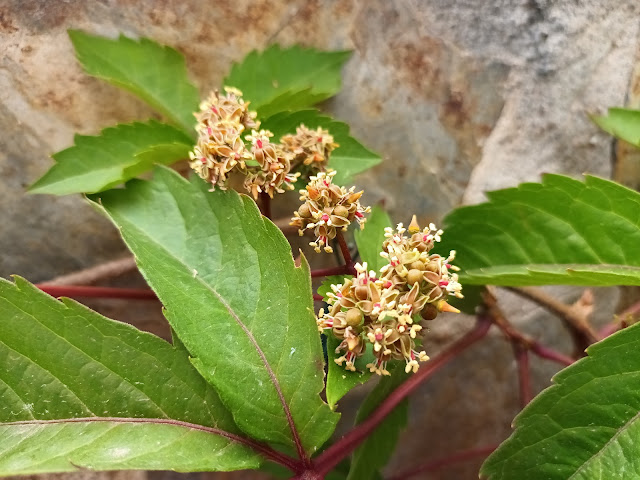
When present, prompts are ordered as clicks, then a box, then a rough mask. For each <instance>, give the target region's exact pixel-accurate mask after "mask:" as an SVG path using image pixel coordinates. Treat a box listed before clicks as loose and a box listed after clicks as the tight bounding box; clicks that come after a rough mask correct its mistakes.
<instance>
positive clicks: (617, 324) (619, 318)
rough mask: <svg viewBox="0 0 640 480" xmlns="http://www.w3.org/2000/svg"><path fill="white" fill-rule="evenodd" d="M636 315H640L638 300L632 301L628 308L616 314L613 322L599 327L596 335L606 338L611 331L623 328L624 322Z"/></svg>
mask: <svg viewBox="0 0 640 480" xmlns="http://www.w3.org/2000/svg"><path fill="white" fill-rule="evenodd" d="M636 315H640V302H636V303H634V304H633V305H631V306H630V307H629V308H627V309H625V310H623V311H622V312H620V313H619V314H617V315H616V316H615V319H614V321H613V322H611V323H609V324H607V325H605V326H604V327H602V328H601V329H600V331H599V332H598V337H599V338H601V339H602V338H606V337H608V336H609V335H611V334H612V333H615V332H617V331H618V330H620V329H621V328H624V327H625V326H626V325H625V324H627V320H629V319H633V317H635V316H636Z"/></svg>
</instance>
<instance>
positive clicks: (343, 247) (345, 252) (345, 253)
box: [336, 230, 356, 275]
mask: <svg viewBox="0 0 640 480" xmlns="http://www.w3.org/2000/svg"><path fill="white" fill-rule="evenodd" d="M336 238H337V239H338V243H339V244H340V251H341V252H342V258H344V263H345V266H346V267H347V269H348V273H350V274H351V275H355V274H356V269H355V268H353V259H352V258H351V252H350V251H349V246H348V245H347V242H346V240H345V239H344V236H343V235H342V232H341V231H340V230H338V232H337V234H336Z"/></svg>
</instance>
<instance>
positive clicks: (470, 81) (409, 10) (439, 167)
mask: <svg viewBox="0 0 640 480" xmlns="http://www.w3.org/2000/svg"><path fill="white" fill-rule="evenodd" d="M638 13H640V7H639V6H638V4H637V2H636V1H633V0H620V1H617V2H611V1H609V0H582V1H578V2H570V3H569V2H553V1H551V0H510V1H507V0H501V1H493V2H485V1H482V0H465V1H459V2H450V1H447V0H422V1H418V0H411V1H399V0H394V1H388V0H371V1H364V0H358V1H344V0H311V1H301V0H299V1H266V0H256V1H250V0H235V1H229V0H221V1H218V2H202V1H195V0H180V1H178V0H139V1H136V2H132V1H127V0H92V1H88V2H87V1H82V0H57V1H48V2H45V1H42V0H0V51H2V52H3V55H2V57H1V58H0V128H1V130H2V132H3V134H2V136H1V137H0V138H1V139H0V142H1V144H2V145H1V148H0V173H1V174H2V177H3V187H2V188H1V189H0V204H1V205H2V207H3V208H2V210H1V211H0V220H1V221H2V225H3V227H2V232H3V235H2V236H1V237H0V250H1V251H2V255H1V256H0V275H2V276H5V277H6V276H8V275H10V274H13V273H17V274H20V275H23V276H25V277H27V278H28V279H30V280H32V281H34V282H35V281H43V280H45V279H47V278H51V277H53V276H56V275H59V274H63V273H68V272H71V271H74V270H77V269H79V268H82V267H87V266H90V265H93V264H96V263H100V262H102V261H105V260H109V259H113V258H119V257H121V256H122V255H123V254H124V252H125V249H124V246H123V245H122V243H121V242H120V240H119V239H118V235H117V233H116V232H115V230H114V229H113V228H112V227H111V226H110V224H109V223H108V222H107V221H106V220H104V219H102V218H100V216H99V215H98V214H96V213H95V212H94V211H93V210H92V209H91V208H90V207H89V206H88V205H87V204H86V203H85V202H84V201H83V200H82V199H81V198H80V197H77V196H74V197H63V198H52V197H48V196H26V195H25V194H24V189H25V187H26V186H27V185H29V184H30V183H32V182H33V181H34V180H35V179H36V178H38V177H39V176H40V175H41V174H42V173H44V172H45V171H46V170H47V168H48V167H49V166H50V165H51V160H50V159H49V157H48V156H49V154H51V153H52V152H54V151H57V150H60V149H62V148H65V147H67V146H69V145H71V144H72V142H73V134H74V133H75V132H79V133H83V134H95V133H97V132H98V131H99V130H100V129H101V128H103V127H105V126H109V125H112V124H114V123H116V122H126V121H131V120H133V119H144V118H148V117H151V116H155V114H154V113H153V112H152V111H151V110H149V109H148V108H147V107H146V106H145V105H144V104H143V103H141V102H140V101H138V100H136V99H135V98H133V97H132V96H131V95H129V94H127V93H125V92H122V91H119V90H117V89H116V88H114V87H112V86H109V85H107V84H105V83H103V82H101V81H99V80H96V79H93V78H91V77H88V76H86V75H85V74H84V73H83V72H82V70H81V69H80V67H79V65H78V64H77V62H76V61H75V59H74V55H73V51H72V47H71V44H70V42H69V40H68V37H67V35H66V29H67V28H78V29H84V30H86V31H88V32H91V33H96V34H102V35H108V36H115V35H116V34H118V33H119V32H123V33H125V34H126V35H130V36H146V37H150V38H152V39H155V40H156V41H159V42H161V43H165V44H168V45H171V46H173V47H175V48H177V49H178V50H179V51H181V52H182V53H184V54H185V56H186V59H187V65H188V68H189V70H190V72H191V76H192V79H193V80H194V81H195V83H196V84H197V85H198V87H199V88H200V91H201V93H202V94H206V93H207V92H208V91H209V90H210V89H212V88H215V87H217V86H218V85H219V84H220V82H221V80H222V78H223V77H224V75H225V74H226V73H227V71H228V69H229V65H230V63H231V62H232V61H235V60H240V59H241V58H242V57H243V56H244V55H245V54H246V53H247V52H249V51H250V50H252V49H254V48H262V47H264V46H266V45H268V44H269V43H272V42H280V43H282V44H284V45H290V44H293V43H301V44H303V45H309V46H315V47H319V48H323V49H343V48H349V49H353V51H354V55H353V57H352V59H351V60H350V61H349V63H348V64H347V65H346V67H345V69H344V76H343V78H344V90H343V91H342V92H341V93H340V94H339V95H338V96H337V97H336V98H335V99H333V100H331V101H329V102H327V104H326V105H325V107H326V109H327V110H328V111H330V112H332V113H333V114H334V115H335V116H337V117H338V118H340V119H342V120H346V121H348V122H349V123H350V124H351V126H352V130H353V132H354V134H355V135H356V136H357V137H358V138H360V139H361V140H362V141H363V143H365V144H366V145H367V146H369V147H370V148H372V149H373V150H376V151H378V152H380V153H381V154H382V155H383V156H384V158H385V161H384V162H383V163H382V164H381V165H380V166H379V167H377V168H376V169H374V170H373V171H371V172H368V173H366V174H364V175H362V176H361V177H360V178H359V179H358V183H359V184H360V186H363V187H365V188H366V190H367V200H368V201H369V202H371V203H374V202H377V201H381V200H384V201H385V202H386V206H387V207H388V209H389V211H390V213H391V215H392V217H393V218H394V219H395V220H397V221H405V222H406V221H407V220H408V219H409V218H410V215H411V214H412V213H414V212H415V213H417V214H418V216H419V217H420V219H421V220H437V219H439V218H441V217H442V216H443V215H444V214H445V213H446V212H447V211H448V210H450V209H451V208H452V207H455V206H457V205H459V204H461V203H463V202H466V203H472V202H477V201H481V200H482V198H483V192H484V191H486V190H490V189H496V188H502V187H507V186H513V185H516V184H517V183H519V182H522V181H536V180H538V179H539V175H540V174H541V173H543V172H559V173H567V174H571V175H580V174H582V173H585V172H589V173H594V174H598V175H602V176H605V177H608V176H611V175H612V173H613V168H612V166H613V163H614V158H612V151H613V150H612V142H611V139H610V138H609V137H608V136H607V135H606V134H603V133H600V132H599V131H598V130H597V128H596V127H594V126H593V125H592V124H591V123H590V122H589V120H588V117H587V113H589V112H594V111H598V110H602V109H604V108H606V107H608V106H615V105H623V104H625V101H626V98H627V96H628V92H629V89H630V88H632V95H631V98H632V99H636V100H635V101H637V98H638V93H637V91H636V93H635V96H634V94H633V90H636V89H637V86H638V73H637V72H638V67H637V65H638V52H640V43H639V33H638V32H639V25H638V23H639V22H638ZM634 64H635V65H636V73H635V77H634V78H635V81H632V72H633V69H634ZM630 86H632V87H630ZM636 158H637V157H636ZM627 171H628V170H625V169H621V168H618V169H617V172H623V173H619V174H618V179H619V180H620V181H625V178H624V177H625V175H626V174H625V173H624V172H627ZM636 171H637V170H636ZM620 176H622V177H623V178H620ZM636 181H637V179H636ZM123 281H124V282H125V283H130V284H136V283H137V282H139V279H137V278H136V277H134V276H131V277H130V278H128V279H125V280H123ZM561 293H562V294H563V295H565V296H568V297H570V298H572V299H575V298H576V297H577V296H579V292H576V291H574V290H570V289H569V290H566V291H565V290H562V291H561ZM596 298H597V303H596V305H597V311H598V312H600V315H601V316H602V317H603V319H604V318H606V317H607V316H608V315H609V314H610V312H611V311H612V309H613V308H614V304H615V300H616V298H617V297H616V294H615V293H611V291H608V290H603V291H599V293H598V295H597V297H596ZM501 301H502V302H503V304H504V306H505V309H506V311H507V313H508V315H509V316H510V317H512V318H514V319H515V318H519V321H518V323H519V324H520V325H521V326H523V327H524V328H526V329H528V331H529V332H530V333H531V334H532V335H534V336H536V337H537V338H541V339H543V340H544V341H546V342H549V343H552V344H554V345H555V346H556V347H557V348H560V349H565V350H566V349H567V348H568V338H567V336H566V334H565V333H564V331H563V329H562V327H561V326H560V323H559V322H558V321H557V320H556V319H554V318H550V316H549V314H547V313H545V312H541V311H540V310H538V309H532V308H531V306H530V305H528V304H525V302H523V301H521V300H519V299H515V298H513V297H512V296H509V295H504V296H502V297H501ZM94 306H96V308H100V309H101V310H102V311H104V312H105V313H108V314H110V315H112V316H114V317H117V318H120V319H123V320H128V321H132V322H133V323H136V324H138V325H142V326H145V324H146V328H149V329H151V330H153V331H156V332H159V333H162V332H164V330H163V329H162V327H158V326H157V325H158V323H159V322H161V321H162V319H161V316H160V313H159V311H158V309H157V308H155V307H154V306H151V305H146V306H143V307H135V308H130V307H127V305H126V304H122V305H120V304H113V303H111V304H109V303H107V302H102V303H98V304H95V305H94ZM470 322H471V320H470V319H467V318H458V319H451V320H450V321H449V320H447V321H444V319H443V321H438V322H436V324H435V325H434V327H433V332H432V337H431V340H430V345H431V346H430V348H431V350H430V353H431V352H432V353H435V352H437V351H438V350H439V349H441V348H442V347H443V345H445V344H447V343H448V342H449V341H450V340H451V338H452V337H455V336H457V335H459V334H460V333H461V332H462V331H464V330H465V329H466V328H468V327H469V325H470ZM154 325H155V326H154ZM165 333H166V332H165ZM533 367H534V368H533V372H534V381H535V390H536V391H539V390H540V389H542V388H543V387H544V386H546V385H548V381H549V378H550V376H551V375H552V374H553V373H554V371H555V370H556V368H555V366H553V365H549V364H547V363H544V364H543V363H537V362H535V363H534V364H533ZM514 368H515V367H514V364H513V360H512V354H511V351H510V347H509V346H508V344H506V343H505V342H504V341H503V340H502V339H501V338H499V337H497V336H496V337H493V336H492V337H491V338H490V340H489V341H487V342H486V343H483V344H480V345H478V346H476V347H474V349H473V350H470V351H469V352H468V353H466V354H465V355H464V356H463V357H461V358H459V359H457V360H456V361H455V362H454V363H453V364H451V365H450V366H448V367H447V368H446V369H444V370H443V371H442V372H441V373H439V375H438V376H437V377H436V378H434V380H433V381H432V382H431V383H429V384H428V385H426V386H425V387H424V388H423V389H421V391H420V392H419V393H418V394H417V395H415V398H414V399H413V402H412V407H411V408H412V418H411V421H410V426H409V428H408V429H407V431H406V433H405V435H404V437H403V440H404V443H403V446H402V448H400V449H398V451H397V452H396V453H395V455H394V459H393V460H392V462H391V464H390V466H389V469H388V473H390V474H391V473H393V472H397V471H399V470H400V469H401V468H403V467H406V466H411V465H415V464H416V463H418V462H420V461H424V460H429V459H433V458H437V457H440V456H442V455H445V454H447V453H451V452H455V451H458V450H461V449H464V448H470V447H474V446H482V445H486V444H489V443H495V442H499V441H500V440H501V439H503V438H505V437H506V435H508V433H509V431H510V427H509V424H510V422H511V419H512V418H513V415H514V414H515V413H516V412H517V410H518V400H517V384H516V377H515V370H514ZM365 390H366V389H365ZM365 390H359V391H357V392H354V394H353V396H352V398H351V400H350V401H349V400H345V401H344V402H343V404H342V405H341V407H342V408H344V409H345V410H346V411H347V412H349V411H353V409H354V408H356V406H357V402H358V398H359V396H361V395H362V394H363V393H364V392H365ZM347 416H348V415H347ZM478 464H479V462H478V461H476V462H475V463H474V462H473V461H472V462H469V463H465V464H460V465H459V466H456V467H454V468H450V469H447V470H442V471H441V472H438V473H436V474H434V475H433V476H432V477H430V478H434V479H436V478H438V479H442V480H444V479H461V478H476V472H477V467H478ZM86 475H87V474H84V473H83V474H78V475H76V476H74V478H76V479H77V480H80V479H85V478H87V479H88V478H91V480H93V479H96V480H97V479H103V478H112V479H123V478H130V479H132V480H133V479H135V480H138V479H140V478H144V476H145V475H146V474H141V473H135V474H133V473H131V474H122V473H121V474H116V475H115V476H114V475H110V474H92V475H90V476H89V477H87V476H86ZM149 476H150V477H149V478H151V479H152V478H161V474H159V473H153V474H149ZM259 476H260V474H253V473H246V474H229V475H228V476H225V474H215V475H214V474H208V475H207V478H210V479H213V478H259ZM70 477H71V476H69V475H66V476H64V478H70ZM192 477H193V478H197V477H198V475H193V476H192ZM50 478H52V477H50ZM167 478H168V477H167Z"/></svg>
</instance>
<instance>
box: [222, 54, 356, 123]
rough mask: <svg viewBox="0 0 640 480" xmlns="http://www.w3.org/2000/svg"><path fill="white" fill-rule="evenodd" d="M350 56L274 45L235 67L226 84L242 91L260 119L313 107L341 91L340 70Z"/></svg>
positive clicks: (250, 56) (245, 59) (249, 56)
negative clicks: (286, 111) (281, 112)
mask: <svg viewBox="0 0 640 480" xmlns="http://www.w3.org/2000/svg"><path fill="white" fill-rule="evenodd" d="M350 55H351V54H350V52H347V51H338V52H321V51H319V50H316V49H314V48H303V47H300V46H297V45H296V46H293V47H290V48H282V47H280V46H279V45H272V46H270V47H269V48H267V49H266V50H264V51H263V52H257V51H255V50H254V51H253V52H251V53H249V54H248V55H247V56H246V57H245V58H244V60H242V62H240V63H236V64H234V65H233V67H232V68H231V72H229V75H227V77H226V78H225V80H224V84H225V85H228V86H232V87H236V88H238V89H240V90H242V93H243V94H244V98H245V100H248V101H250V102H251V108H252V109H254V110H256V111H257V112H258V117H266V116H268V115H272V114H274V113H277V112H280V111H285V110H290V109H297V108H304V107H310V106H312V105H315V104H316V103H318V102H320V101H322V100H325V99H327V98H329V97H331V96H333V95H335V94H336V93H337V92H338V91H339V90H340V85H341V76H340V70H341V69H342V66H343V65H344V63H345V62H346V61H347V60H348V58H349V56H350Z"/></svg>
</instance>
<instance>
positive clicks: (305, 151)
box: [280, 124, 338, 172]
mask: <svg viewBox="0 0 640 480" xmlns="http://www.w3.org/2000/svg"><path fill="white" fill-rule="evenodd" d="M280 141H281V143H282V149H283V150H284V151H285V152H287V153H289V154H290V155H291V163H292V165H294V166H298V165H306V166H311V168H312V171H315V172H322V171H325V170H326V165H327V162H328V160H329V156H330V154H331V152H332V151H333V150H334V149H336V148H337V147H338V144H337V143H335V142H334V141H333V136H331V135H330V134H329V132H328V131H327V130H324V129H323V128H322V127H318V128H316V129H315V130H311V129H309V128H307V127H306V126H305V125H304V124H300V126H298V127H297V128H296V133H295V135H293V134H289V135H284V136H283V137H282V138H281V139H280Z"/></svg>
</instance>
